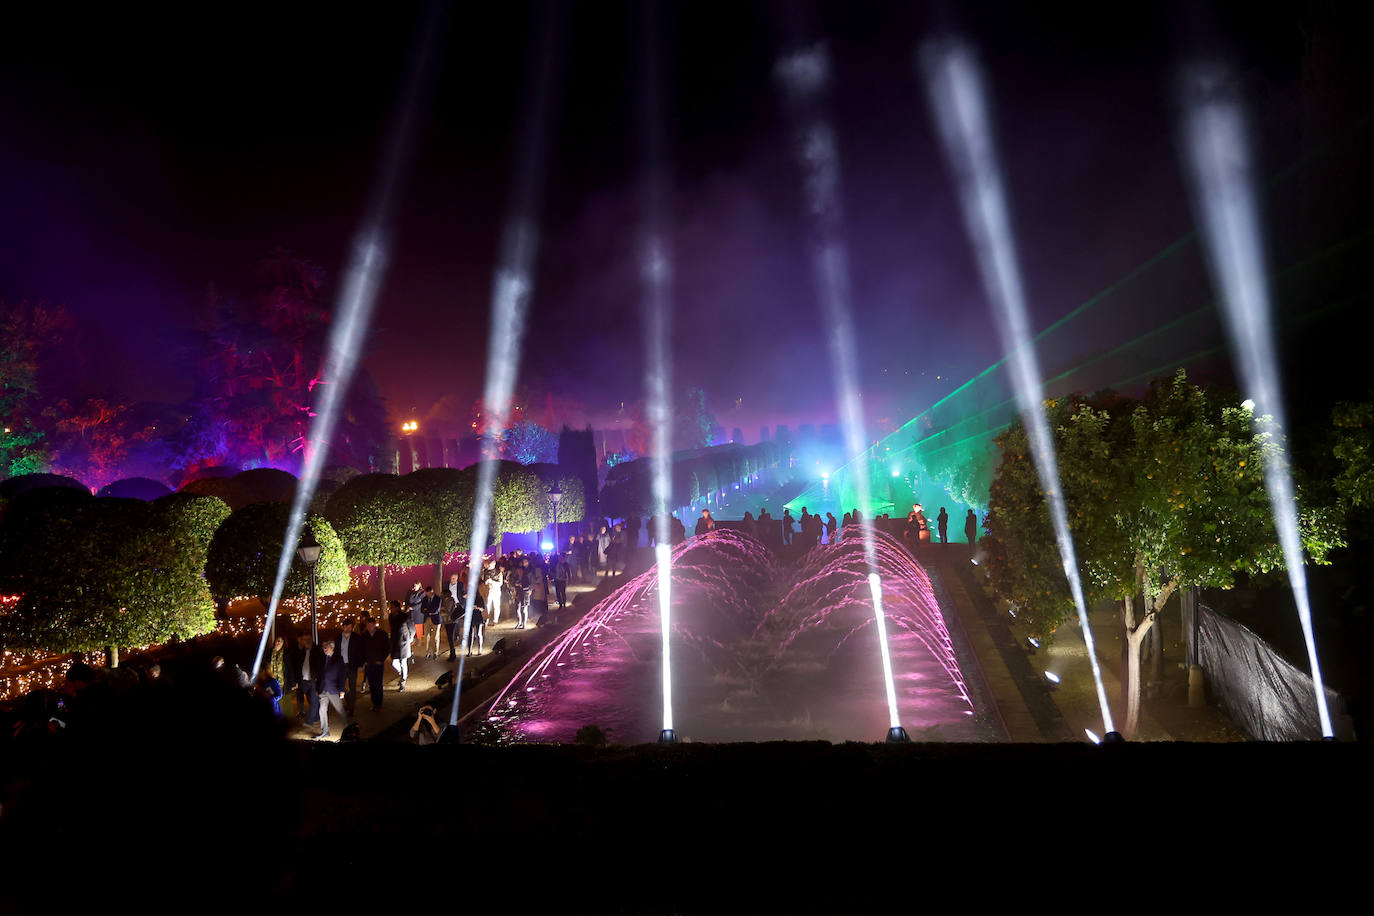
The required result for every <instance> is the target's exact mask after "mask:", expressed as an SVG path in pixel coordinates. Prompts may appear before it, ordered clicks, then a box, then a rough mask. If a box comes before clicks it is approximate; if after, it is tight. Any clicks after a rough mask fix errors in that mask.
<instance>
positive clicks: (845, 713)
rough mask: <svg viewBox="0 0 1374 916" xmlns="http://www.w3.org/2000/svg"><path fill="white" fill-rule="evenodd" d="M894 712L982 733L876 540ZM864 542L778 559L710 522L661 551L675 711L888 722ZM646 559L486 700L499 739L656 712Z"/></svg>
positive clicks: (895, 548) (654, 619) (542, 736)
mask: <svg viewBox="0 0 1374 916" xmlns="http://www.w3.org/2000/svg"><path fill="white" fill-rule="evenodd" d="M875 545H876V547H877V558H878V565H879V570H880V573H881V575H882V578H883V594H884V596H885V597H886V598H887V605H886V614H885V616H886V617H887V619H889V620H890V621H891V623H892V628H893V630H892V634H891V638H892V642H891V649H892V652H893V654H894V656H895V657H896V658H897V659H898V660H899V661H900V662H901V666H902V671H903V678H902V679H900V680H899V681H898V683H897V686H896V687H895V691H896V696H897V702H898V704H899V710H900V714H901V715H902V717H903V721H905V722H907V723H909V724H913V725H916V726H919V727H923V728H926V729H931V728H935V727H938V728H939V729H940V730H941V731H942V732H943V733H944V735H945V736H947V737H950V738H954V739H960V740H979V739H981V738H982V737H984V734H983V733H982V732H981V731H980V729H981V726H980V725H979V724H978V723H977V722H975V720H974V716H973V713H974V712H975V709H974V706H973V702H972V700H971V698H970V693H969V690H968V688H967V685H966V683H965V679H964V676H963V673H962V671H961V670H960V667H959V663H958V660H957V658H956V655H955V651H954V646H953V642H952V640H951V638H950V633H949V631H948V628H947V627H946V625H945V622H944V617H943V615H942V613H941V611H940V608H939V605H938V603H937V601H936V599H935V593H934V589H933V587H932V585H931V583H930V580H929V578H928V577H927V576H926V574H925V571H924V570H923V569H922V568H921V566H920V564H918V563H916V562H915V561H914V560H912V559H911V557H910V555H909V554H907V553H906V551H905V549H904V548H903V547H902V546H901V545H900V544H899V543H897V542H896V541H895V540H893V539H892V538H889V537H887V536H886V535H882V534H878V535H877V536H876V538H875ZM866 570H867V560H866V557H865V554H864V547H863V544H862V543H861V542H860V541H859V540H858V539H851V540H850V541H848V542H842V543H840V544H835V545H826V546H823V547H820V548H817V549H816V550H813V551H812V552H811V553H809V554H808V555H807V557H806V558H805V560H804V561H803V563H802V564H801V566H800V567H795V566H784V567H778V566H776V565H775V564H774V562H773V558H772V554H771V552H770V551H769V550H768V548H766V547H764V546H763V545H762V544H761V543H759V542H758V541H756V540H754V539H753V538H751V537H749V536H747V535H744V534H740V533H738V532H735V531H717V532H714V533H712V534H710V535H707V536H705V537H701V538H693V539H692V540H691V541H689V542H688V543H685V544H681V545H679V546H678V547H676V548H674V549H673V557H672V566H671V583H672V585H671V587H672V602H673V620H674V627H673V633H672V640H673V643H674V646H673V648H674V658H675V664H674V672H675V678H676V680H675V690H676V691H677V694H678V696H679V701H678V705H677V709H676V717H675V721H676V722H677V730H678V732H679V733H680V734H683V735H687V736H690V737H693V738H696V739H701V740H764V739H806V738H818V737H820V738H828V739H830V740H872V739H873V737H874V731H875V729H876V728H880V727H881V725H882V723H883V722H884V721H885V715H884V713H883V712H882V710H883V705H882V703H881V702H880V701H879V702H877V703H875V700H879V698H880V696H881V694H880V693H878V690H879V687H878V678H877V677H876V674H877V671H876V666H875V665H874V661H875V659H874V658H873V653H872V650H871V647H869V646H868V645H866V644H865V643H866V640H856V639H855V638H854V637H855V634H863V633H867V632H869V630H868V628H869V627H871V626H872V625H873V623H874V621H873V615H872V612H871V607H870V605H869V603H868V602H869V596H868V583H867V578H866V576H867V572H866ZM658 583H659V570H658V569H657V568H655V569H651V570H649V571H647V572H645V573H643V574H641V575H640V576H637V577H635V578H634V579H632V580H630V581H629V582H627V583H626V584H625V586H624V587H622V588H621V589H619V590H618V591H617V592H616V593H615V594H613V595H611V596H610V597H608V598H607V599H605V600H604V601H602V602H601V603H600V604H598V605H597V606H596V607H595V608H593V609H592V610H591V611H590V612H588V614H587V615H586V616H585V617H584V618H583V619H582V620H581V621H580V622H579V623H578V624H577V625H576V626H574V627H572V628H571V629H569V630H568V631H566V632H565V633H562V634H560V636H559V637H558V638H557V639H556V640H555V641H554V642H553V643H550V644H549V645H548V646H546V647H545V648H544V649H543V650H542V651H541V652H539V653H538V654H537V655H535V656H534V657H533V658H532V659H530V660H529V661H528V662H527V663H526V664H525V665H524V666H523V667H522V668H521V670H520V672H519V673H518V674H517V675H516V677H515V678H514V679H513V680H512V681H511V682H510V683H509V684H508V685H507V687H506V689H505V690H504V691H503V692H502V693H501V694H499V695H498V696H497V697H496V698H495V699H494V700H493V703H492V705H491V707H490V710H489V712H488V716H489V719H488V723H487V725H486V726H485V728H486V729H489V730H490V731H491V732H492V734H493V736H494V738H495V740H500V741H571V740H573V738H574V736H575V735H576V732H577V729H578V728H580V727H581V726H583V725H589V724H595V725H598V726H600V727H601V728H602V729H603V730H606V729H610V733H611V735H612V737H613V738H614V739H616V740H626V741H632V740H635V736H637V735H641V734H645V733H646V732H647V731H648V730H649V729H648V726H649V725H650V723H652V722H653V721H654V720H655V716H656V710H655V708H654V693H655V690H654V685H655V683H656V681H657V678H658V673H659V668H658V662H659V650H658V646H659V626H658V623H659V615H658V588H659V584H658Z"/></svg>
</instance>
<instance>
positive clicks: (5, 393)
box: [0, 298, 71, 477]
mask: <svg viewBox="0 0 1374 916" xmlns="http://www.w3.org/2000/svg"><path fill="white" fill-rule="evenodd" d="M70 328H71V317H70V316H69V315H68V314H67V311H66V309H64V308H61V307H60V306H57V307H53V306H47V305H43V304H33V303H30V302H19V303H16V304H10V303H8V302H6V301H5V300H4V299H3V298H0V477H5V476H10V475H19V474H33V473H37V472H39V471H44V470H46V469H47V467H48V459H49V455H48V452H47V449H46V447H45V446H46V444H47V443H46V442H45V439H46V430H45V428H44V426H45V425H44V423H43V422H42V421H41V419H40V415H41V412H42V406H43V402H42V399H41V392H40V390H39V368H40V363H41V357H42V353H43V351H44V349H45V348H47V347H51V346H53V345H54V344H55V343H57V342H58V341H59V340H60V339H61V337H62V335H63V334H64V333H65V332H66V331H68V330H70Z"/></svg>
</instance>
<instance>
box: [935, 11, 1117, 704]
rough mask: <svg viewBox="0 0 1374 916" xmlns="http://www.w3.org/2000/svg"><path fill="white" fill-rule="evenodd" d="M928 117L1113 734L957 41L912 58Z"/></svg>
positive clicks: (977, 87) (965, 58)
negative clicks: (945, 166) (925, 96)
mask: <svg viewBox="0 0 1374 916" xmlns="http://www.w3.org/2000/svg"><path fill="white" fill-rule="evenodd" d="M917 65H918V71H919V74H920V75H921V76H922V77H923V78H924V81H925V84H926V89H927V92H928V98H929V101H930V108H931V113H932V114H933V116H934V120H935V126H936V130H937V133H938V134H939V137H940V140H941V145H942V146H943V148H944V152H945V157H946V159H947V161H948V163H949V168H950V172H951V173H952V174H953V177H954V183H955V186H956V190H957V191H958V195H959V203H960V209H961V210H962V215H963V221H964V228H965V230H966V231H967V233H968V236H969V241H970V242H971V243H972V247H973V253H974V256H975V261H976V263H977V265H978V271H979V274H980V276H981V278H982V282H983V288H984V290H985V292H986V293H987V297H988V299H989V300H990V302H991V304H992V307H993V309H992V310H993V317H994V319H995V322H994V323H995V324H996V326H997V331H998V336H999V337H1000V339H1001V342H1002V349H1003V350H1004V351H1005V352H1006V354H1007V369H1008V372H1009V374H1010V377H1011V381H1012V384H1013V387H1014V390H1015V392H1016V402H1017V411H1018V413H1020V415H1021V421H1022V423H1023V425H1024V426H1025V430H1026V436H1027V439H1028V440H1029V443H1030V451H1031V457H1032V458H1033V459H1034V463H1035V472H1036V476H1037V477H1038V478H1039V480H1040V488H1041V490H1042V491H1043V492H1044V494H1045V502H1046V507H1047V508H1048V509H1049V515H1050V523H1051V525H1052V527H1053V530H1054V535H1055V540H1056V542H1057V543H1058V546H1059V556H1060V560H1061V562H1062V565H1063V569H1064V576H1065V578H1066V579H1067V580H1068V585H1069V593H1070V595H1071V596H1072V597H1073V603H1074V607H1075V608H1076V609H1077V611H1078V619H1079V621H1080V622H1081V623H1082V624H1083V641H1084V642H1085V643H1086V644H1087V649H1088V661H1089V664H1090V665H1091V667H1092V674H1093V683H1094V686H1095V687H1096V688H1097V702H1098V707H1099V709H1100V710H1101V713H1102V723H1103V725H1104V727H1105V728H1106V729H1107V730H1111V729H1112V727H1113V726H1112V712H1111V707H1110V705H1109V704H1108V703H1107V691H1106V688H1105V687H1104V686H1103V683H1102V671H1101V667H1100V665H1099V664H1098V660H1097V650H1096V648H1095V646H1094V645H1093V637H1092V630H1091V628H1090V627H1089V626H1088V606H1087V601H1086V599H1085V598H1084V595H1083V583H1082V579H1081V578H1080V576H1079V572H1078V558H1077V554H1076V551H1075V548H1074V542H1073V534H1072V532H1071V531H1070V529H1069V519H1068V510H1067V508H1066V506H1065V504H1064V494H1063V491H1062V488H1061V484H1060V478H1059V461H1058V458H1057V456H1056V455H1055V451H1054V439H1053V437H1052V435H1051V432H1050V426H1049V421H1048V419H1047V418H1046V416H1045V410H1044V405H1043V402H1042V398H1043V397H1044V384H1043V380H1044V378H1045V376H1044V373H1043V372H1042V371H1041V369H1040V363H1039V359H1038V358H1037V356H1036V352H1035V345H1034V339H1033V337H1032V335H1031V324H1030V310H1029V308H1028V304H1027V302H1026V291H1025V287H1024V284H1023V281H1022V276H1021V268H1020V265H1019V264H1018V263H1017V259H1016V245H1015V233H1014V231H1013V227H1012V221H1011V208H1010V204H1009V196H1008V194H1007V191H1006V181H1005V179H1004V177H1003V174H1002V166H1001V162H1000V161H999V159H998V155H997V144H996V142H995V138H994V135H993V124H992V113H991V110H990V106H989V105H988V102H987V91H986V88H985V86H984V78H983V73H982V68H981V67H980V65H979V64H978V61H977V59H976V58H975V55H974V53H973V50H972V49H971V48H970V47H969V46H968V45H967V44H965V43H964V42H963V41H961V40H959V39H958V38H955V37H952V36H950V37H944V38H940V39H935V40H932V41H929V42H927V43H926V45H925V46H924V47H923V48H922V49H921V51H920V53H919V54H918V56H917Z"/></svg>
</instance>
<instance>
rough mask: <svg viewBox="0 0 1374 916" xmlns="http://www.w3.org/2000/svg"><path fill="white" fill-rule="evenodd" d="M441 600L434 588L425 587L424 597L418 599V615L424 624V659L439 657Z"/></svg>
mask: <svg viewBox="0 0 1374 916" xmlns="http://www.w3.org/2000/svg"><path fill="white" fill-rule="evenodd" d="M442 606H443V599H442V598H440V597H439V596H438V595H437V594H436V593H435V591H434V586H432V585H426V586H425V596H424V597H423V598H421V599H420V613H421V614H423V615H424V624H425V658H438V657H439V631H440V629H441V628H442V627H443V623H444V618H443V615H442V613H441V608H442Z"/></svg>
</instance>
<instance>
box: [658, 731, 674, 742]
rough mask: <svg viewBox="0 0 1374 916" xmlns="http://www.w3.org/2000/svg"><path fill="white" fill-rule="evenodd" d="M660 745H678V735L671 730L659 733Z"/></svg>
mask: <svg viewBox="0 0 1374 916" xmlns="http://www.w3.org/2000/svg"><path fill="white" fill-rule="evenodd" d="M658 743H659V744H677V735H676V734H675V733H674V732H673V730H672V729H671V728H665V729H664V730H663V731H661V732H659V733H658Z"/></svg>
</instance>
